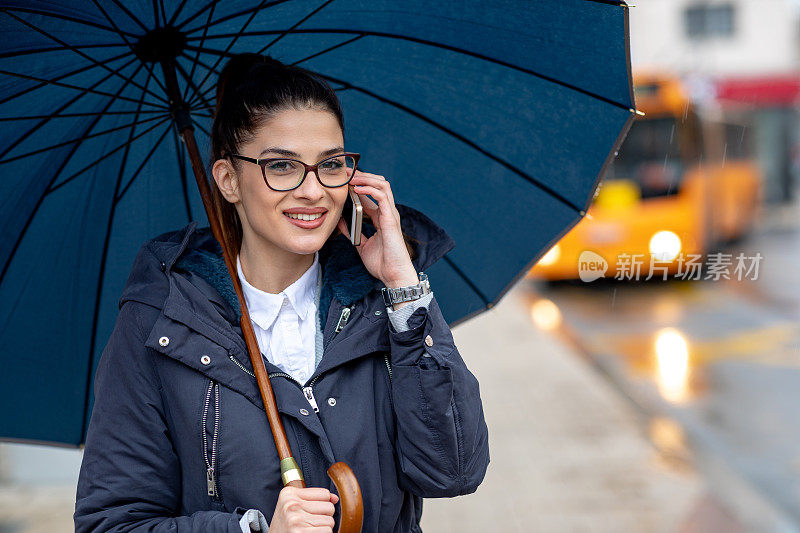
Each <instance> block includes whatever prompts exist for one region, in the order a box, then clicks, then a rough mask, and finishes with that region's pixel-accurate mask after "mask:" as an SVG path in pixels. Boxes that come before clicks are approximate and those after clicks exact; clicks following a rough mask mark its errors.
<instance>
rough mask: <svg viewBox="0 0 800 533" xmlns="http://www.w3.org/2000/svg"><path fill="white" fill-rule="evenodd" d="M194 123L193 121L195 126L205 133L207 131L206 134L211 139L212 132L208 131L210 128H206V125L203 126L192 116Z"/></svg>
mask: <svg viewBox="0 0 800 533" xmlns="http://www.w3.org/2000/svg"><path fill="white" fill-rule="evenodd" d="M192 123H193V124H194V125H195V126H197V129H199V130H200V131H202V132H203V133H205V134H206V137H208V138H209V139H210V138H211V134H210V133H209V132H208V130H207V129H205V128H204V127H203V126H202V125H201V124H200V123H199V122H197V121H196V120H195V119H194V117H192Z"/></svg>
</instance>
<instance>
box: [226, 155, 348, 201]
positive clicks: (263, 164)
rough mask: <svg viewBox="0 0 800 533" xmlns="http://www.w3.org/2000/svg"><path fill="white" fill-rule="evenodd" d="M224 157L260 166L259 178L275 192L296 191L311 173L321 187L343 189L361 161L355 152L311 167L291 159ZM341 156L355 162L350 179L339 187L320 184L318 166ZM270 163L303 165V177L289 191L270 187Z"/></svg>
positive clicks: (324, 160)
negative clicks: (268, 176) (268, 178)
mask: <svg viewBox="0 0 800 533" xmlns="http://www.w3.org/2000/svg"><path fill="white" fill-rule="evenodd" d="M226 156H227V157H235V158H236V159H241V160H242V161H247V162H248V163H255V164H256V165H258V166H260V167H261V176H262V177H263V178H264V183H266V184H267V187H269V188H270V189H272V190H273V191H275V192H288V191H293V190H295V189H297V188H298V187H300V186H301V185H302V184H303V182H304V181H305V180H306V177H307V176H308V174H309V172H313V173H314V175H315V176H316V177H317V181H318V182H319V184H320V185H322V186H323V187H327V188H329V189H337V188H339V187H344V186H345V185H347V184H348V183H350V180H352V179H353V176H355V174H356V168H358V160H359V159H361V154H357V153H355V152H342V153H340V154H334V155H331V156H328V157H326V158H325V159H323V160H321V161H318V162H317V163H315V164H313V165H307V164H305V163H304V162H302V161H300V160H299V159H292V158H291V157H269V158H266V159H259V158H255V157H247V156H244V155H239V154H232V153H227V154H226ZM342 156H347V157H352V158H353V159H354V160H355V162H354V163H353V173H352V174H351V175H350V179H348V180H347V181H346V182H344V183H342V184H341V185H325V184H324V183H322V180H321V179H320V177H319V166H320V165H321V164H322V163H324V162H326V161H327V160H329V159H334V158H336V157H342ZM272 161H295V162H297V163H300V164H301V165H303V168H304V172H303V177H302V178H300V181H298V182H297V185H295V186H294V187H292V188H291V189H276V188H275V187H273V186H272V185H270V184H269V181H268V180H267V165H268V164H270V163H271V162H272Z"/></svg>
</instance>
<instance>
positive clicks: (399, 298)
mask: <svg viewBox="0 0 800 533" xmlns="http://www.w3.org/2000/svg"><path fill="white" fill-rule="evenodd" d="M419 280H420V281H419V283H417V284H416V285H409V286H407V287H396V288H389V287H384V288H382V289H381V292H382V293H383V303H384V304H386V307H392V305H393V304H397V303H402V302H411V301H414V300H418V299H420V298H422V297H423V296H425V295H426V294H429V293H430V292H431V285H430V282H429V281H428V275H427V274H425V273H424V272H420V273H419Z"/></svg>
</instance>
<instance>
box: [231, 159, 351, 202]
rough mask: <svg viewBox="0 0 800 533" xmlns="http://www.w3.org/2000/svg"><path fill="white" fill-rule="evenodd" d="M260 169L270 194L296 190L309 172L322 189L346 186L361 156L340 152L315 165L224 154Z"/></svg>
mask: <svg viewBox="0 0 800 533" xmlns="http://www.w3.org/2000/svg"><path fill="white" fill-rule="evenodd" d="M226 155H227V156H229V157H235V158H237V159H241V160H242V161H247V162H248V163H255V164H256V165H258V166H260V167H261V174H262V175H263V176H264V183H266V184H267V187H269V188H270V189H272V190H273V191H278V192H285V191H291V190H293V189H296V188H298V187H299V186H300V185H301V184H302V183H303V181H304V180H305V179H306V176H307V175H308V173H309V172H314V174H316V175H317V181H319V182H320V184H321V185H323V186H324V187H330V188H334V187H341V186H343V185H347V184H348V183H349V182H350V180H351V179H353V175H355V173H356V165H358V160H359V159H360V158H361V154H356V153H350V152H346V153H342V154H337V155H333V156H331V157H327V158H325V159H323V160H322V161H320V162H319V163H317V164H316V165H306V164H305V163H303V162H302V161H299V160H297V159H286V158H280V159H278V158H269V159H256V158H253V157H245V156H243V155H239V154H231V153H228V154H226Z"/></svg>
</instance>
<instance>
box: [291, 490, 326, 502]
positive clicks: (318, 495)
mask: <svg viewBox="0 0 800 533" xmlns="http://www.w3.org/2000/svg"><path fill="white" fill-rule="evenodd" d="M297 495H298V496H299V497H300V498H302V499H303V500H319V501H324V502H327V501H330V499H331V491H329V490H328V489H323V488H321V487H305V488H302V489H297Z"/></svg>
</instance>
